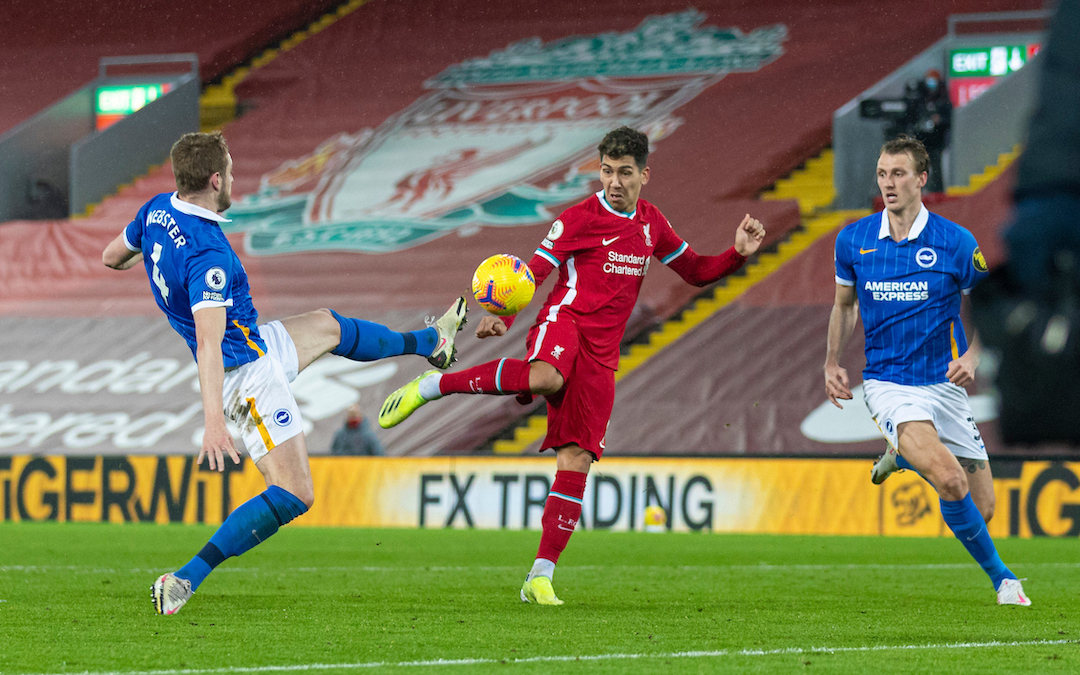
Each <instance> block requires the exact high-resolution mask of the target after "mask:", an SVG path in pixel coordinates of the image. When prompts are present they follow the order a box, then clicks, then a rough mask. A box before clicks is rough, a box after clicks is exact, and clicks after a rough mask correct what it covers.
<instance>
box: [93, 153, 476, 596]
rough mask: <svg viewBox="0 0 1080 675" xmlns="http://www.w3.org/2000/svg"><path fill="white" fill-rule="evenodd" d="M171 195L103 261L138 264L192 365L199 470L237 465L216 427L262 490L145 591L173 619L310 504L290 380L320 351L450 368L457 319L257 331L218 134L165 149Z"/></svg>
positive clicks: (328, 314)
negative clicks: (216, 574) (234, 431)
mask: <svg viewBox="0 0 1080 675" xmlns="http://www.w3.org/2000/svg"><path fill="white" fill-rule="evenodd" d="M171 160H172V169H173V173H174V174H175V176H176V187H177V191H176V192H173V193H171V194H170V193H164V194H160V195H157V196H156V197H154V198H153V199H151V200H150V201H148V202H147V203H146V204H145V205H144V206H143V207H142V208H141V209H139V213H138V215H136V217H135V219H134V220H133V221H131V223H130V224H129V225H128V226H127V227H126V228H124V230H123V231H122V232H121V233H120V234H119V235H117V237H116V238H115V239H114V240H113V241H112V242H111V243H110V244H109V245H108V246H107V247H106V249H105V251H104V253H102V256H101V257H102V262H104V263H105V265H107V266H109V267H112V268H114V269H119V270H126V269H130V268H132V267H134V266H135V265H137V264H138V263H139V262H142V263H143V266H144V267H145V268H146V274H147V276H148V277H149V281H150V289H151V292H152V293H153V295H154V299H155V300H156V301H157V304H158V307H159V308H160V309H161V311H162V312H164V313H165V316H166V318H168V320H169V323H170V324H171V325H172V327H173V328H174V329H175V330H176V332H177V333H179V334H180V336H181V337H182V338H184V340H185V341H186V342H187V344H188V347H189V348H190V349H191V353H192V355H193V356H194V357H195V361H196V362H197V363H198V366H199V385H200V390H201V392H202V402H203V413H204V415H205V417H206V428H205V433H204V434H203V442H202V450H200V452H199V458H198V463H200V464H201V463H202V460H203V458H204V457H206V458H208V460H209V465H210V468H211V469H216V470H218V471H223V470H224V469H225V456H226V455H228V456H229V457H230V458H232V461H233V462H236V463H239V462H240V455H239V453H237V451H236V448H235V447H234V445H233V439H232V435H231V434H230V432H229V430H228V428H227V427H226V423H225V419H226V417H228V418H230V419H231V420H232V421H233V422H234V423H235V424H236V425H237V426H238V427H239V428H240V434H241V436H242V437H243V439H244V446H245V448H246V449H247V453H248V455H249V456H250V457H251V460H252V461H253V462H255V466H256V467H257V468H258V469H259V471H260V472H262V474H263V478H264V479H265V480H266V490H265V491H263V492H262V493H260V494H259V495H257V496H255V497H254V498H252V499H250V500H249V501H247V502H245V503H243V504H241V505H240V506H238V507H237V508H236V510H235V511H233V512H232V513H231V514H229V517H228V518H226V519H225V522H224V523H222V524H221V527H220V528H218V530H217V532H215V533H214V536H213V537H211V538H210V541H209V542H208V543H207V544H206V546H204V547H203V549H202V550H201V551H199V553H198V554H197V555H196V556H195V557H194V558H192V559H191V560H190V561H189V562H188V563H187V564H186V565H184V566H183V567H181V568H180V569H179V570H177V571H176V572H175V573H172V572H170V573H168V574H164V575H162V576H161V577H159V578H158V579H157V581H155V582H154V584H153V586H152V587H151V590H150V593H151V599H152V600H153V601H154V609H155V610H157V611H158V613H160V614H175V613H176V612H178V611H179V610H180V608H181V607H183V606H184V604H185V603H186V602H187V601H188V600H189V599H190V598H191V595H192V593H194V592H195V590H196V589H197V588H198V587H199V585H200V584H201V583H202V582H203V580H204V579H205V578H206V577H207V575H209V574H210V572H211V571H212V570H213V569H214V568H215V567H217V566H218V565H220V564H221V563H222V562H224V561H225V560H226V559H227V558H230V557H233V556H238V555H241V554H242V553H244V552H245V551H248V550H250V549H251V548H253V547H254V546H256V545H258V544H260V543H262V542H263V541H265V540H266V538H267V537H269V536H270V535H272V534H274V533H275V532H277V531H278V528H279V527H281V526H282V525H285V524H286V523H288V522H290V521H291V520H293V519H294V518H296V517H298V516H300V515H302V514H303V513H305V512H306V511H307V510H308V509H309V508H310V507H311V504H312V502H313V501H314V499H315V493H314V487H313V485H312V479H311V469H310V467H309V466H308V459H307V448H306V446H305V443H304V433H303V421H302V420H301V418H300V409H299V407H298V406H297V404H296V399H294V398H293V395H292V390H291V389H290V387H289V383H290V382H292V381H293V380H294V379H295V378H296V376H297V374H299V372H300V371H302V370H303V369H304V368H306V367H307V366H308V365H310V364H311V363H312V362H314V361H315V360H316V359H318V358H319V357H321V356H322V355H323V354H326V353H328V352H329V353H333V354H337V355H339V356H344V357H345V358H348V359H352V360H354V361H374V360H377V359H383V358H386V357H389V356H397V355H400V354H419V355H420V356H425V357H427V359H428V361H429V362H430V363H431V364H432V365H434V366H435V367H437V368H448V367H449V366H450V364H451V363H453V361H454V338H455V336H456V334H457V332H458V331H459V330H461V326H462V325H463V324H464V323H465V311H466V309H465V308H466V305H465V299H464V298H458V299H457V300H455V301H454V304H453V305H452V306H451V307H450V309H449V310H447V312H446V314H444V315H443V317H442V318H441V319H439V320H438V321H437V322H435V325H434V326H433V327H431V328H426V329H424V330H418V331H411V332H406V333H399V332H397V331H392V330H390V329H389V328H387V327H386V326H382V325H380V324H376V323H372V322H370V321H361V320H360V319H352V318H348V317H343V316H341V315H340V314H338V313H337V312H335V311H333V310H329V309H318V310H315V311H313V312H307V313H306V314H300V315H298V316H292V317H288V318H285V319H282V320H281V321H271V322H269V323H266V324H263V325H261V326H260V325H258V323H257V322H258V312H256V311H255V307H254V305H253V304H252V300H251V293H250V288H249V286H248V277H247V272H246V270H244V266H243V264H241V262H240V259H239V258H237V256H236V253H234V252H233V250H232V246H231V245H230V244H229V240H228V239H227V238H226V237H225V234H224V233H222V231H221V227H220V224H221V223H224V222H228V220H227V219H226V218H224V217H223V216H222V215H221V214H222V213H223V212H224V211H225V210H226V209H228V208H229V206H230V204H231V195H232V166H233V162H232V156H231V155H230V154H229V147H228V145H227V144H226V143H225V139H224V138H223V137H222V136H221V134H220V133H218V132H215V133H210V134H203V133H192V134H185V135H184V136H183V137H182V138H181V139H180V140H179V141H177V142H176V144H175V145H173V148H172V152H171Z"/></svg>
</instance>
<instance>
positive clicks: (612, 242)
mask: <svg viewBox="0 0 1080 675" xmlns="http://www.w3.org/2000/svg"><path fill="white" fill-rule="evenodd" d="M619 236H622V235H619ZM618 238H619V237H612V238H611V239H601V240H600V241H602V242H603V243H604V246H607V245H608V244H614V243H615V241H616V240H617V239H618Z"/></svg>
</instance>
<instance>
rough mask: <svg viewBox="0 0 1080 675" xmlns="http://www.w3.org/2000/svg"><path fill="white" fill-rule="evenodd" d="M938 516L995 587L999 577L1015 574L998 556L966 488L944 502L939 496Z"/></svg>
mask: <svg viewBox="0 0 1080 675" xmlns="http://www.w3.org/2000/svg"><path fill="white" fill-rule="evenodd" d="M941 516H942V517H943V518H944V519H945V524H946V525H948V526H949V529H950V530H952V531H953V534H955V535H956V538H957V539H959V540H960V543H961V544H963V545H964V548H966V549H967V551H968V553H970V554H971V557H972V558H975V562H977V563H979V565H980V566H982V568H983V571H984V572H986V574H987V575H989V577H990V581H992V582H993V584H994V590H995V591H996V590H997V588H998V586H1000V585H1001V580H1002V579H1015V578H1016V575H1015V574H1013V573H1012V572H1011V571H1010V570H1009V568H1008V567H1006V566H1005V563H1003V562H1001V556H999V555H998V552H997V549H996V548H995V547H994V542H993V540H992V539H990V533H989V532H987V531H986V523H985V522H984V521H983V517H982V514H981V513H979V509H978V507H976V506H975V502H973V501H972V500H971V493H970V492H969V493H967V494H966V495H964V498H963V499H961V500H960V501H956V502H947V501H945V500H944V499H942V500H941Z"/></svg>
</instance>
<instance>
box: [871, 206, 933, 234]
mask: <svg viewBox="0 0 1080 675" xmlns="http://www.w3.org/2000/svg"><path fill="white" fill-rule="evenodd" d="M929 220H930V212H929V211H927V210H926V205H925V204H920V205H919V215H917V216H915V222H914V223H912V224H911V229H910V230H908V234H907V239H908V241H915V240H916V239H918V238H919V235H920V234H922V231H923V230H925V229H926V223H927V222H928V221H929ZM891 236H892V232H891V231H890V230H889V209H888V208H885V209H883V210H882V211H881V229H880V230H878V236H877V238H878V239H884V238H885V237H891Z"/></svg>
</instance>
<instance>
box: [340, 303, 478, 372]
mask: <svg viewBox="0 0 1080 675" xmlns="http://www.w3.org/2000/svg"><path fill="white" fill-rule="evenodd" d="M467 312H468V305H467V303H466V302H465V298H464V297H459V298H458V299H456V300H454V304H452V305H451V306H450V309H448V310H446V312H445V313H444V314H443V315H442V317H441V318H439V320H437V321H436V322H435V325H434V326H432V327H431V328H425V329H424V330H416V331H409V332H406V333H398V332H397V331H393V330H390V329H389V328H387V327H386V326H383V325H382V324H378V323H373V322H371V321H364V320H362V319H351V318H348V317H344V316H341V315H340V314H338V313H337V312H335V311H334V310H330V313H331V314H332V315H333V317H334V319H336V320H337V322H338V325H339V326H340V331H341V333H340V339H339V341H338V344H337V346H335V347H334V348H333V349H331V350H330V353H331V354H337V355H338V356H344V357H345V358H347V359H352V360H353V361H377V360H379V359H385V358H387V357H390V356H400V355H402V354H420V355H421V356H426V357H427V360H428V362H430V363H431V365H433V366H435V367H436V368H449V367H450V365H451V364H452V363H453V362H454V361H455V360H456V352H457V349H456V347H455V346H454V341H455V338H456V337H457V333H458V331H459V330H461V327H462V326H464V325H465V321H466V319H465V314H466V313H467Z"/></svg>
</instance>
